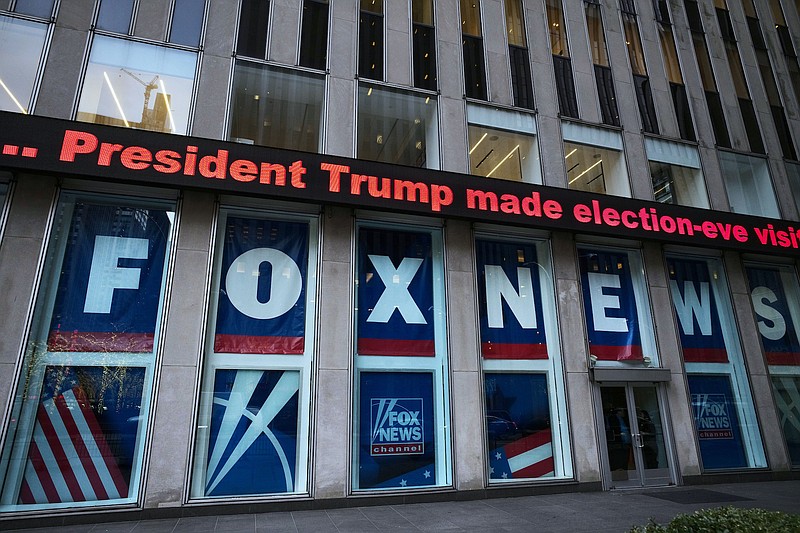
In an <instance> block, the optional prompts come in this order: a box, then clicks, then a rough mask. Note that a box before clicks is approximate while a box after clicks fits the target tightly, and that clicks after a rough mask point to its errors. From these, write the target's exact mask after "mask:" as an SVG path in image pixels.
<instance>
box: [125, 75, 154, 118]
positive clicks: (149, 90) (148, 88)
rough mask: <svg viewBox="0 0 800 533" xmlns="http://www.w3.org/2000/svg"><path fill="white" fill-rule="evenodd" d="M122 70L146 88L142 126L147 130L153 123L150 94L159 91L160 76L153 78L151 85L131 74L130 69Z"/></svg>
mask: <svg viewBox="0 0 800 533" xmlns="http://www.w3.org/2000/svg"><path fill="white" fill-rule="evenodd" d="M120 70H121V71H122V72H124V73H125V74H127V75H128V76H130V77H131V78H133V79H134V80H136V81H137V82H139V83H140V84H141V85H142V86H144V106H143V107H142V126H143V127H144V128H145V129H149V128H150V126H151V124H150V122H151V120H150V115H151V113H150V94H151V93H152V92H153V91H154V90H156V89H158V83H156V82H157V81H158V74H156V75H155V76H153V79H152V80H150V82H149V83H147V82H145V81H143V80H142V79H141V78H140V77H139V76H137V75H136V74H134V73H133V72H131V71H130V70H128V69H125V68H121V69H120Z"/></svg>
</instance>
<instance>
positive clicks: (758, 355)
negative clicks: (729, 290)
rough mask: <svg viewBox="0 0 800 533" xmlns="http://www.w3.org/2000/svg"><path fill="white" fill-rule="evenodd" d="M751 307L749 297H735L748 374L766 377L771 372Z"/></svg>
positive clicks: (736, 314)
mask: <svg viewBox="0 0 800 533" xmlns="http://www.w3.org/2000/svg"><path fill="white" fill-rule="evenodd" d="M751 305H752V304H751V302H750V296H749V295H746V294H734V295H733V308H734V312H735V316H736V323H737V325H738V326H739V336H740V338H741V339H742V353H743V356H744V360H745V365H746V368H747V373H748V374H749V375H750V376H766V375H767V374H769V372H768V370H767V363H766V361H765V359H764V352H763V348H762V346H761V334H760V333H759V331H758V325H757V324H756V318H755V315H754V314H753V308H752V306H751Z"/></svg>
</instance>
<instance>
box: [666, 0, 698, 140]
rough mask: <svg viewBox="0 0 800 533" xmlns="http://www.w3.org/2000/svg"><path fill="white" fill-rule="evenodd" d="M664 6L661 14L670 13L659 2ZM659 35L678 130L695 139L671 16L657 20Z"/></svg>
mask: <svg viewBox="0 0 800 533" xmlns="http://www.w3.org/2000/svg"><path fill="white" fill-rule="evenodd" d="M659 6H662V11H659V13H661V16H662V17H664V16H665V15H666V16H668V15H669V11H668V10H667V9H668V8H667V4H666V2H659ZM657 22H658V23H657V28H658V37H659V42H660V43H661V55H662V57H663V58H664V67H665V69H666V73H667V80H668V81H669V90H670V94H671V96H672V106H673V108H674V109H675V118H676V119H677V121H678V131H679V132H680V136H681V139H686V140H687V141H695V140H697V137H696V136H695V133H694V122H693V120H692V112H691V109H690V108H689V97H688V96H687V94H686V86H685V85H684V82H683V74H682V73H681V65H680V62H679V61H678V51H677V48H676V47H675V38H674V36H673V34H672V26H671V25H670V24H669V18H667V19H666V21H664V20H663V18H662V19H661V20H658V21H657Z"/></svg>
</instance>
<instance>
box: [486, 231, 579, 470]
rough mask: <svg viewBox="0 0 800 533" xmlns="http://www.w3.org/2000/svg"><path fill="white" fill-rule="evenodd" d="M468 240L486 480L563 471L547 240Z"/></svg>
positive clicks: (561, 399) (564, 445)
mask: <svg viewBox="0 0 800 533" xmlns="http://www.w3.org/2000/svg"><path fill="white" fill-rule="evenodd" d="M475 245H476V259H477V276H478V279H477V282H478V302H479V312H480V334H481V355H482V358H481V360H482V366H483V371H484V381H483V382H484V394H485V409H486V411H485V417H486V438H487V443H488V447H487V452H488V455H487V459H486V467H487V470H488V473H489V479H490V482H492V483H503V482H508V481H515V480H521V479H527V480H530V479H537V478H563V477H571V476H572V463H571V461H570V452H569V449H570V447H569V431H568V426H567V416H566V399H565V393H564V384H563V378H562V370H561V352H560V347H559V338H558V327H557V320H556V317H557V314H556V308H555V299H554V289H553V274H552V272H553V270H552V265H551V263H550V254H549V250H548V248H547V243H546V242H543V241H527V242H526V241H521V240H506V239H500V238H498V237H496V236H491V235H486V236H479V238H478V239H477V240H476V243H475Z"/></svg>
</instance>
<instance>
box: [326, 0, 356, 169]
mask: <svg viewBox="0 0 800 533" xmlns="http://www.w3.org/2000/svg"><path fill="white" fill-rule="evenodd" d="M331 4H332V5H331V9H332V10H333V16H332V17H331V19H330V24H331V28H330V29H329V31H330V32H331V42H330V51H329V52H330V53H329V56H328V63H329V65H330V69H331V76H337V77H341V78H348V79H350V80H352V79H353V77H354V76H355V75H356V71H357V70H358V63H357V62H356V58H357V57H358V55H357V54H356V51H357V48H358V44H357V43H358V22H357V21H358V18H357V17H356V13H357V11H358V7H357V6H358V4H357V2H356V0H345V1H343V2H332V3H331ZM340 155H342V154H340Z"/></svg>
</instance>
